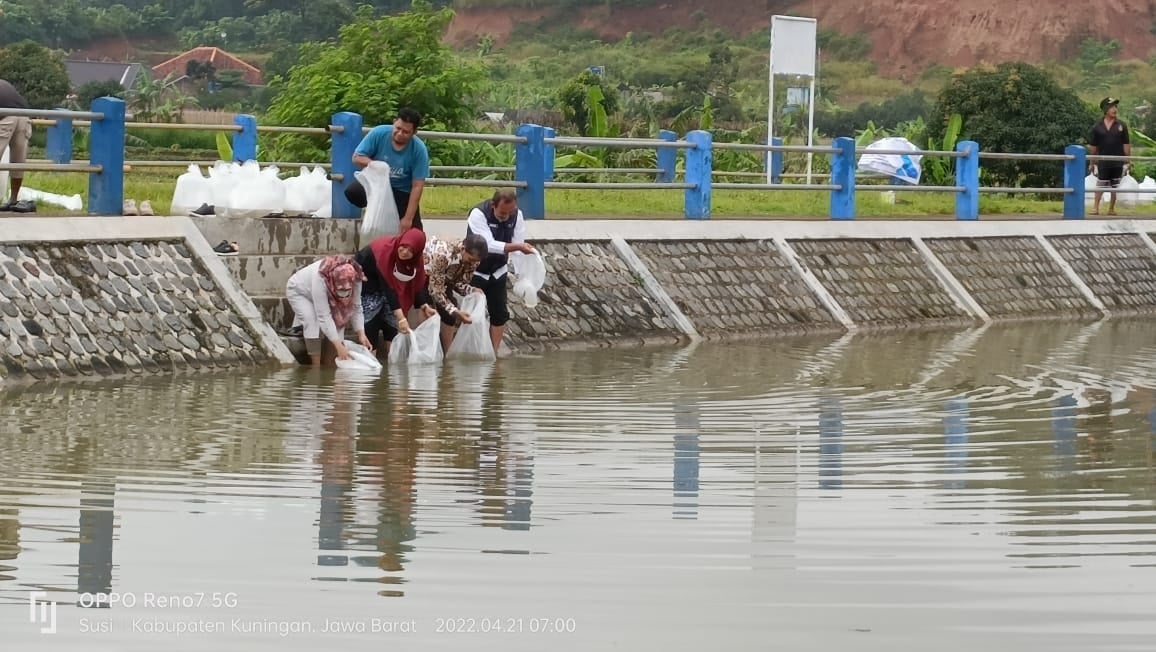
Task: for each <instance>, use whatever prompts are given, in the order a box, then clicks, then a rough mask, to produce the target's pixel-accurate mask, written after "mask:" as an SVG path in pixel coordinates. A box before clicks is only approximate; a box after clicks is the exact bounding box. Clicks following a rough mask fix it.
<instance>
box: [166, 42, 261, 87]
mask: <svg viewBox="0 0 1156 652" xmlns="http://www.w3.org/2000/svg"><path fill="white" fill-rule="evenodd" d="M190 61H197V62H200V63H211V64H213V68H215V69H216V70H217V72H221V71H222V70H236V71H238V72H240V73H241V79H242V81H244V82H245V83H246V84H248V85H250V86H262V85H264V83H265V80H264V79H263V78H262V77H261V70H260V69H259V68H257V67H256V66H254V65H252V64H249V63H246V62H244V61H242V60H240V59H238V58H237V57H235V56H233V55H232V54H229V53H228V52H225V51H224V50H222V49H221V48H215V47H199V48H193V49H192V50H189V51H188V52H185V53H184V54H179V55H177V56H175V57H173V58H172V59H169V60H167V61H162V62H161V63H158V64H157V65H155V66H153V77H155V78H157V79H164V78H165V77H168V76H169V75H171V74H172V75H174V77H173V81H174V83H181V82H182V81H183V80H184V78H185V70H186V69H187V68H188V65H189V62H190ZM174 73H175V74H174Z"/></svg>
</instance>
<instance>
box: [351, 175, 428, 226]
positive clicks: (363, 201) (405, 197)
mask: <svg viewBox="0 0 1156 652" xmlns="http://www.w3.org/2000/svg"><path fill="white" fill-rule="evenodd" d="M391 190H393V201H394V202H395V203H397V216H398V217H404V216H405V209H406V208H408V207H409V195H410V193H408V192H402V191H400V190H398V189H397V188H392V187H391ZM345 198H346V199H348V200H349V203H351V204H353V205H354V206H356V207H358V208H365V207H366V206H368V205H369V195H368V193H366V192H365V186H363V185H361V182H360V181H358V180H357V179H354V180H353V182H352V183H350V184H349V185H348V186H347V187H346V188H345ZM413 228H415V229H419V230H421V231H424V230H425V229H423V228H422V226H421V207H420V206H419V207H418V209H417V210H416V211H414V214H413Z"/></svg>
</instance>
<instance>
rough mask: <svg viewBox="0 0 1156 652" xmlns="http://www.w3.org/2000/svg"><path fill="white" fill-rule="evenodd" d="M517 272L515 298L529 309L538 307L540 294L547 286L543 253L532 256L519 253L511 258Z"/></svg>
mask: <svg viewBox="0 0 1156 652" xmlns="http://www.w3.org/2000/svg"><path fill="white" fill-rule="evenodd" d="M511 258H513V259H514V260H512V261H511V262H513V263H514V270H515V272H516V276H515V281H514V296H516V297H518V298H519V299H521V300H522V303H523V304H525V306H526V307H527V308H533V307H534V306H536V305H538V292H539V291H540V290H541V289H542V286H543V285H545V284H546V261H544V260H542V254H541V252H538V251H535V252H534V253H532V254H524V253H521V252H517V253H516V254H515V255H514V256H511Z"/></svg>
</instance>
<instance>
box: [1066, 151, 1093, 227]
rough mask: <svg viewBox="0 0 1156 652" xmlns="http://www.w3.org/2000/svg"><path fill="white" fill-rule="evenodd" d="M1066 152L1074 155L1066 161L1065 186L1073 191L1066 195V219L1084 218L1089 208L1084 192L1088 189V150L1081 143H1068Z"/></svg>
mask: <svg viewBox="0 0 1156 652" xmlns="http://www.w3.org/2000/svg"><path fill="white" fill-rule="evenodd" d="M1064 153H1065V154H1067V155H1068V156H1071V157H1072V158H1071V159H1069V160H1067V161H1064V187H1065V188H1071V189H1072V192H1070V193H1068V194H1066V195H1064V219H1068V220H1082V219H1084V211H1085V210H1087V209H1086V207H1085V204H1084V202H1085V201H1087V198H1086V195H1085V194H1084V193H1085V192H1087V190H1088V188H1087V179H1086V175H1087V173H1088V151H1087V150H1086V149H1084V148H1083V147H1081V146H1080V145H1068V146H1067V147H1066V148H1065V149H1064Z"/></svg>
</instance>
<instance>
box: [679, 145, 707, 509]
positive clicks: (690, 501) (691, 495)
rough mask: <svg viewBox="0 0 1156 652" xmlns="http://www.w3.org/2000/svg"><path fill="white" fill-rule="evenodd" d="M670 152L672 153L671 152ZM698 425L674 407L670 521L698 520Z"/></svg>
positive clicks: (689, 406) (690, 408)
mask: <svg viewBox="0 0 1156 652" xmlns="http://www.w3.org/2000/svg"><path fill="white" fill-rule="evenodd" d="M671 151H674V150H671ZM701 430H702V422H701V417H700V414H699V409H698V405H697V404H696V403H693V402H688V403H676V404H675V405H674V505H673V510H674V513H673V517H674V518H689V519H694V518H698V491H699V466H700V464H701V461H700V458H701V450H700V447H699V433H700V431H701Z"/></svg>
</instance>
